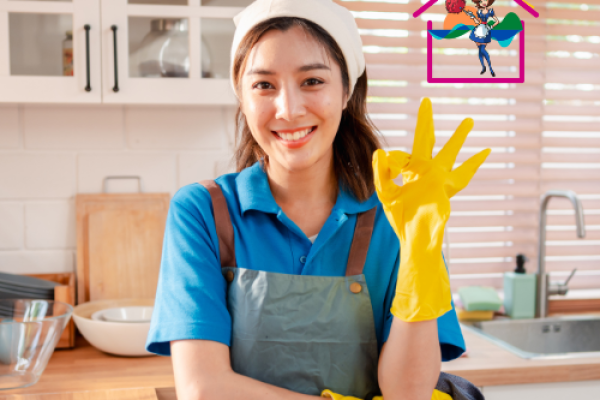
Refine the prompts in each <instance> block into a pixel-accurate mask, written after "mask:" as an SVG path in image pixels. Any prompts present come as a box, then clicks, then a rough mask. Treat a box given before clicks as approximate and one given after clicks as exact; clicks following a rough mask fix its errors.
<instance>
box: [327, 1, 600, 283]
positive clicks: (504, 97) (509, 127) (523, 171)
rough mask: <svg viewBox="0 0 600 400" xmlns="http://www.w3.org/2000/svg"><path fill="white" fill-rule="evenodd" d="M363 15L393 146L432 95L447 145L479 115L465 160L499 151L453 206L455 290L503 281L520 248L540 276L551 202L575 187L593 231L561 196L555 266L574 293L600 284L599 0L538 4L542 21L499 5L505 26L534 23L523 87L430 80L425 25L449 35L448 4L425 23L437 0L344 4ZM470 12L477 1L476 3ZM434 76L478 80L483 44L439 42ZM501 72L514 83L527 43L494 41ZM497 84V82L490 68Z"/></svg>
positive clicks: (372, 92)
mask: <svg viewBox="0 0 600 400" xmlns="http://www.w3.org/2000/svg"><path fill="white" fill-rule="evenodd" d="M336 1H337V2H338V4H341V5H343V6H345V7H346V8H348V9H349V10H350V11H351V12H352V13H353V15H354V17H355V19H356V22H357V25H358V27H359V29H360V33H361V38H362V41H363V50H364V52H365V56H366V61H367V71H368V76H369V94H368V95H369V98H368V111H369V113H370V116H371V118H372V120H373V121H374V123H375V124H376V126H377V127H378V129H379V130H380V131H381V132H382V133H383V134H384V136H385V139H386V142H387V143H386V144H387V148H388V149H400V150H405V151H409V152H410V150H411V146H412V142H413V133H414V128H415V126H416V115H417V111H418V106H419V104H420V100H421V99H422V98H423V97H424V96H427V97H429V98H430V99H431V100H432V103H433V111H434V120H435V129H436V138H437V141H436V147H435V149H434V153H436V152H437V151H439V149H440V148H441V146H443V144H444V143H445V142H446V141H447V140H448V138H449V137H450V136H451V135H452V133H453V132H454V130H455V129H456V127H457V126H458V125H459V123H460V121H461V120H462V119H463V118H465V117H467V116H470V117H472V118H473V119H474V121H475V126H474V129H473V131H472V133H471V134H470V135H469V138H468V139H467V141H466V142H465V144H464V146H463V150H462V152H461V155H459V158H458V160H457V165H459V164H460V163H461V162H463V161H464V160H466V159H467V158H468V157H470V156H471V155H473V154H475V153H476V152H478V151H480V150H482V149H484V148H486V147H490V148H492V153H491V155H490V156H489V157H488V159H487V161H486V163H485V164H484V165H483V166H482V168H481V169H480V170H479V171H478V172H477V174H476V175H475V177H474V179H473V181H472V182H471V184H470V185H469V187H468V188H466V189H465V190H463V191H462V192H460V193H459V194H458V195H457V196H455V197H454V198H453V199H452V215H451V217H450V220H449V222H448V227H447V234H448V239H449V240H448V242H449V244H450V245H449V247H447V248H446V247H445V251H444V252H445V254H446V255H447V256H448V258H449V259H450V262H449V268H450V274H451V282H452V286H453V289H457V288H458V287H461V286H467V285H473V284H478V285H487V286H494V287H498V288H499V287H501V286H502V273H504V272H506V271H510V270H512V269H514V265H515V256H516V255H517V254H519V253H522V254H525V255H526V256H527V257H528V258H529V260H530V261H529V262H528V263H527V264H526V267H527V269H528V271H530V272H535V270H536V269H537V251H538V249H537V245H538V223H539V221H538V218H539V215H538V214H539V206H540V195H541V194H542V193H544V192H545V191H547V190H550V189H571V190H574V191H575V192H576V193H577V194H578V195H579V196H580V198H581V199H582V202H583V207H584V210H585V222H586V224H587V236H586V238H585V239H583V240H582V239H577V238H576V234H575V217H574V213H573V211H572V208H571V206H570V203H568V202H567V201H563V200H560V199H553V200H551V207H550V209H551V210H550V212H549V217H548V235H547V259H546V260H547V269H548V270H549V271H551V276H552V278H553V279H554V280H563V279H565V278H566V276H567V274H568V273H569V272H570V270H571V269H573V268H578V272H577V274H576V275H575V277H574V278H573V280H572V281H571V285H570V287H571V288H592V287H595V288H600V128H599V126H600V112H599V111H600V107H599V106H600V73H598V72H597V71H598V70H599V69H600V58H599V54H598V53H599V52H600V36H598V35H600V0H592V1H591V2H588V4H587V5H582V4H580V3H576V2H570V3H569V2H564V1H563V2H562V3H552V2H546V1H537V2H534V1H529V3H530V4H531V5H533V6H534V7H535V10H536V11H538V12H539V13H540V17H539V18H537V19H536V18H534V17H533V16H531V15H530V14H529V13H527V12H526V11H525V10H523V9H522V8H520V7H519V6H518V5H517V4H516V3H515V2H514V1H506V0H497V1H496V2H495V3H494V5H493V8H494V11H495V12H496V14H497V15H498V16H499V19H500V21H502V19H503V17H504V16H505V15H506V14H507V13H508V12H515V13H517V14H518V15H519V17H520V18H521V19H522V20H523V21H525V26H526V34H525V52H526V57H525V61H526V79H525V83H523V84H507V83H486V84H430V83H427V64H426V61H427V59H426V56H427V48H426V46H427V41H426V40H427V39H426V29H427V23H426V21H428V20H431V21H433V23H434V29H441V26H442V21H443V20H444V17H445V16H446V14H447V13H446V10H445V6H444V1H443V0H440V1H438V2H437V3H436V4H434V5H433V6H432V7H431V8H429V9H428V10H427V11H426V12H425V13H423V14H422V15H421V16H420V17H419V18H416V19H415V18H413V16H412V14H413V13H414V11H416V10H417V9H418V8H419V7H421V6H422V4H424V3H425V2H426V1H417V0H395V1H394V0H387V1H383V0H382V1H366V0H364V1H343V0H336ZM467 5H471V6H472V5H473V4H472V3H471V2H469V3H468V4H467ZM434 47H435V48H434V76H436V77H438V76H454V77H465V76H468V77H478V76H479V72H480V70H481V65H480V63H479V59H478V56H477V48H476V47H475V44H474V43H472V42H471V41H470V40H469V39H468V38H467V35H465V37H464V39H457V40H444V41H437V40H434ZM487 49H488V51H489V53H490V56H491V60H492V65H493V67H494V71H495V72H496V74H497V75H496V76H497V77H502V76H504V77H509V76H510V77H515V76H517V74H518V70H517V69H516V68H515V65H517V64H516V62H517V57H518V49H519V47H518V43H517V40H515V43H513V44H511V45H510V46H509V47H508V48H505V49H503V48H501V47H500V46H499V44H498V43H497V42H495V41H492V43H491V44H490V45H489V46H488V48H487ZM486 77H490V75H489V72H488V73H487V75H486Z"/></svg>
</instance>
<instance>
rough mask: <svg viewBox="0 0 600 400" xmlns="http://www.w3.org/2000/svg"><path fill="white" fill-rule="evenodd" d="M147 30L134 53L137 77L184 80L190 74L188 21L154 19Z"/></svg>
mask: <svg viewBox="0 0 600 400" xmlns="http://www.w3.org/2000/svg"><path fill="white" fill-rule="evenodd" d="M150 28H151V29H150V32H149V33H148V34H147V35H146V36H145V37H144V39H143V40H142V44H141V46H140V50H139V54H138V57H139V58H138V60H139V64H138V68H139V73H140V76H142V77H146V78H187V77H188V75H189V72H190V57H189V39H188V20H187V19H171V18H161V19H154V20H152V21H151V23H150Z"/></svg>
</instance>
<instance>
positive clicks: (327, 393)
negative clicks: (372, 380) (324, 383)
mask: <svg viewBox="0 0 600 400" xmlns="http://www.w3.org/2000/svg"><path fill="white" fill-rule="evenodd" d="M321 397H324V398H326V399H333V400H361V399H359V398H358V397H352V396H342V395H341V394H337V393H333V392H332V391H331V390H329V389H325V390H323V391H322V392H321ZM373 400H383V397H381V396H375V397H373Z"/></svg>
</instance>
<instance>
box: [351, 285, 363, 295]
mask: <svg viewBox="0 0 600 400" xmlns="http://www.w3.org/2000/svg"><path fill="white" fill-rule="evenodd" d="M361 290H362V286H361V284H360V283H358V282H354V283H352V284H351V285H350V291H351V292H352V293H355V294H356V293H360V291H361Z"/></svg>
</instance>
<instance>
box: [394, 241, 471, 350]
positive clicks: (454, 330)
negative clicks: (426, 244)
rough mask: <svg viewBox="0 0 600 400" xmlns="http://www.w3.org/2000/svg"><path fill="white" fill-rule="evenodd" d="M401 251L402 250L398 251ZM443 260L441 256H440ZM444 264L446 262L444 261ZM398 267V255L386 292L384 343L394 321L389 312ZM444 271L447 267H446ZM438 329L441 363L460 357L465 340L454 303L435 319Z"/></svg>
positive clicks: (464, 347)
mask: <svg viewBox="0 0 600 400" xmlns="http://www.w3.org/2000/svg"><path fill="white" fill-rule="evenodd" d="M400 251H402V249H400ZM442 258H443V254H442ZM444 264H446V260H445V259H444ZM399 265H400V254H398V257H397V258H396V266H395V267H394V273H393V277H394V278H393V282H390V286H389V287H388V292H387V293H386V298H385V307H386V310H387V313H386V317H385V321H384V341H387V339H388V337H389V335H390V328H391V327H392V321H393V319H394V316H393V314H392V313H391V312H390V309H391V307H392V301H393V300H394V296H395V294H396V290H395V288H396V279H397V276H398V269H399ZM446 270H448V266H447V265H446ZM437 327H438V338H439V342H440V350H441V353H442V361H451V360H454V359H455V358H458V357H460V356H461V355H462V354H463V353H464V352H465V349H466V346H465V340H464V338H463V335H462V331H461V329H460V325H459V323H458V317H457V316H456V310H455V308H454V301H452V310H450V311H448V312H447V313H446V314H444V315H442V316H441V317H439V318H438V319H437Z"/></svg>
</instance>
